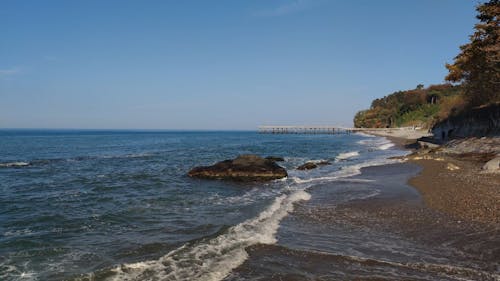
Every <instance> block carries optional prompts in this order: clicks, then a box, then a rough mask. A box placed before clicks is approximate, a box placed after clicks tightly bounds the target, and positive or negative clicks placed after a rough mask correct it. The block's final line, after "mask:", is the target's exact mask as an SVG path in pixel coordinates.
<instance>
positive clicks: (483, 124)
mask: <svg viewBox="0 0 500 281" xmlns="http://www.w3.org/2000/svg"><path fill="white" fill-rule="evenodd" d="M432 133H433V134H434V138H435V139H438V140H442V141H446V140H449V139H453V138H465V137H484V136H500V103H497V104H493V105H488V106H484V107H478V108H473V109H471V110H469V111H467V112H464V113H461V114H459V115H456V116H452V117H450V118H448V119H446V120H443V121H441V122H439V123H437V124H436V125H434V127H433V128H432Z"/></svg>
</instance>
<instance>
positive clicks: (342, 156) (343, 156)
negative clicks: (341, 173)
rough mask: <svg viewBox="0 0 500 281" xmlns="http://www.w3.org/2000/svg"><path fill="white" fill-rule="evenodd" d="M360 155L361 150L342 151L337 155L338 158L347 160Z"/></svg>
mask: <svg viewBox="0 0 500 281" xmlns="http://www.w3.org/2000/svg"><path fill="white" fill-rule="evenodd" d="M356 156H359V151H351V152H345V153H340V154H339V155H337V157H335V159H336V160H347V159H349V158H353V157H356Z"/></svg>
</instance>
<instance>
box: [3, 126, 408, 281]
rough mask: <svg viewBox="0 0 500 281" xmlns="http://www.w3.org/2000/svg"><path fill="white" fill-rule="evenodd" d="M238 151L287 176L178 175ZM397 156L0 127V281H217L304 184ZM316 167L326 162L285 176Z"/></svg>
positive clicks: (191, 135) (246, 136) (319, 139)
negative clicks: (265, 159) (251, 179)
mask: <svg viewBox="0 0 500 281" xmlns="http://www.w3.org/2000/svg"><path fill="white" fill-rule="evenodd" d="M248 153H251V154H258V155H261V156H269V155H272V156H282V157H285V160H286V161H285V162H281V163H279V164H280V165H283V166H284V167H286V168H287V170H288V171H289V177H288V178H286V179H284V180H277V181H273V182H270V183H238V182H225V181H209V180H199V179H192V178H189V177H187V176H186V173H187V172H188V171H189V169H190V168H192V167H194V166H199V165H209V164H213V163H215V162H217V161H221V160H224V159H230V158H234V157H236V156H237V155H240V154H248ZM402 153H403V152H402V151H400V150H397V149H394V147H392V144H391V143H390V142H389V141H387V140H386V139H384V138H379V137H369V136H364V135H357V134H351V135H268V134H258V133H256V132H171V131H92V130H1V131H0V280H68V279H69V280H108V279H109V280H196V279H199V280H220V279H223V278H224V277H225V276H227V275H228V274H229V273H230V272H231V270H232V269H233V268H235V267H237V266H238V265H240V264H241V263H243V262H244V261H245V260H246V258H247V254H246V252H245V247H247V246H251V245H254V244H257V243H268V244H272V243H275V242H276V232H277V230H278V229H279V227H280V222H281V220H282V219H283V218H284V217H286V216H287V215H288V214H289V213H290V212H292V211H293V208H294V204H295V203H296V202H299V201H302V200H308V199H309V198H310V194H309V193H308V192H307V190H308V188H309V187H311V186H313V185H315V184H322V183H325V182H331V181H336V180H339V179H344V180H345V179H346V178H349V177H351V176H353V175H356V174H359V173H360V168H362V167H365V166H372V165H380V164H385V163H388V162H391V160H387V157H389V156H395V155H401V154H402ZM315 160H318V161H319V160H328V161H330V162H331V163H332V165H328V166H322V167H321V168H319V169H316V170H311V171H298V170H296V169H295V168H296V167H297V166H298V165H300V164H303V163H304V162H306V161H315ZM373 192H374V191H373V190H365V191H359V190H357V191H356V192H354V191H353V193H352V194H351V197H353V198H356V197H360V198H364V197H366V196H372V195H373Z"/></svg>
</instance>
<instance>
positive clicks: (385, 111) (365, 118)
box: [354, 84, 463, 128]
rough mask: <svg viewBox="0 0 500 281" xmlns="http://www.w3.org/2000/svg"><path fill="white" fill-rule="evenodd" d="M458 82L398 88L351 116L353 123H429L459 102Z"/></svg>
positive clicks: (383, 125) (372, 125) (371, 125)
mask: <svg viewBox="0 0 500 281" xmlns="http://www.w3.org/2000/svg"><path fill="white" fill-rule="evenodd" d="M462 92H463V91H462V87H461V86H453V85H450V84H443V85H433V86H430V87H428V88H423V87H417V89H414V90H407V91H398V92H395V93H393V94H391V95H388V96H385V97H383V98H380V99H375V100H374V101H373V102H372V104H371V107H370V109H368V110H362V111H360V112H358V113H357V114H356V116H355V117H354V126H356V127H364V128H388V127H399V126H422V127H430V126H432V124H434V122H436V121H438V120H440V119H442V118H443V117H447V116H448V115H449V114H450V113H453V112H454V110H455V109H456V108H457V107H459V106H461V103H462V99H460V98H457V97H461V95H462Z"/></svg>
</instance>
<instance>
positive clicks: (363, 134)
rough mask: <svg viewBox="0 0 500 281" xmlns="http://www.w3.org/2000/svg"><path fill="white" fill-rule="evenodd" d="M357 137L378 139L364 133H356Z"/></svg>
mask: <svg viewBox="0 0 500 281" xmlns="http://www.w3.org/2000/svg"><path fill="white" fill-rule="evenodd" d="M356 135H358V136H362V137H365V138H375V137H376V136H374V135H370V134H367V133H363V132H356Z"/></svg>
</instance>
